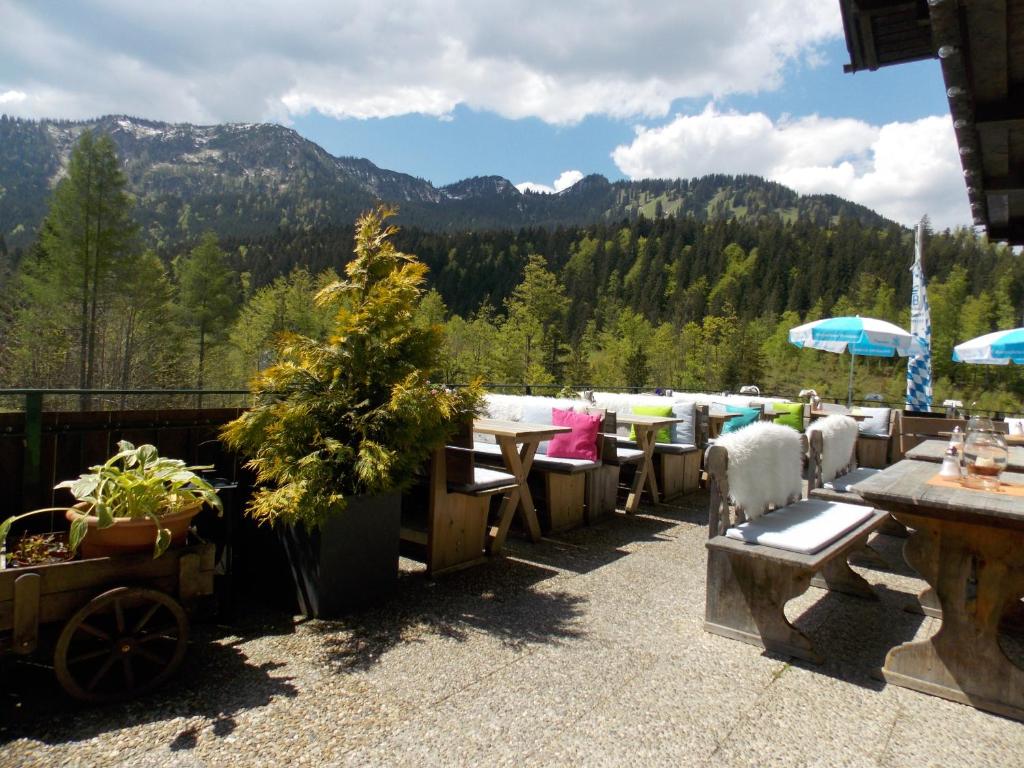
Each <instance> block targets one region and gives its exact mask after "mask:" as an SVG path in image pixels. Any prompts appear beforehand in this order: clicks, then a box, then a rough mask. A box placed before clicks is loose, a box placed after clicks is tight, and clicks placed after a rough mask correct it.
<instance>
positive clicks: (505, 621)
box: [307, 558, 585, 672]
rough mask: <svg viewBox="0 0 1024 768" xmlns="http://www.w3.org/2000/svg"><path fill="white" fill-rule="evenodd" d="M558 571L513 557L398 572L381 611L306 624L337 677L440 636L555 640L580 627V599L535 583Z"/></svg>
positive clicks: (514, 643) (518, 644) (515, 644)
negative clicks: (427, 574) (426, 574)
mask: <svg viewBox="0 0 1024 768" xmlns="http://www.w3.org/2000/svg"><path fill="white" fill-rule="evenodd" d="M557 574H558V572H557V571H554V570H551V569H549V568H544V567H542V566H538V565H535V564H532V563H526V562H523V561H521V560H517V559H512V558H502V559H497V560H494V561H492V562H489V563H486V564H484V565H481V566H477V567H475V568H471V569H467V570H465V571H461V572H458V573H454V574H449V575H445V576H443V577H439V578H438V579H436V580H428V579H424V578H423V575H422V573H420V572H404V573H403V575H402V579H401V581H402V585H401V587H400V589H399V593H398V596H397V597H396V598H395V599H394V600H392V601H390V602H389V603H387V604H386V605H382V606H381V607H380V608H377V609H373V610H370V611H366V612H364V613H360V614H357V615H353V616H351V617H347V618H345V619H343V620H339V621H312V622H309V624H308V625H307V626H308V628H309V629H310V630H311V631H314V632H317V633H319V634H320V636H321V638H322V642H323V647H324V651H325V653H326V654H327V657H328V659H329V661H331V662H332V663H333V664H335V665H336V666H337V669H338V670H339V671H342V672H349V671H359V670H365V669H369V668H371V667H373V666H374V665H375V664H376V663H377V662H378V661H379V660H380V658H381V657H382V656H383V655H384V654H386V653H387V652H388V651H389V650H391V649H392V648H394V647H395V646H397V645H400V644H404V643H415V642H423V638H424V637H427V636H431V635H433V636H438V635H440V636H444V637H447V638H451V639H454V640H456V641H459V642H463V641H465V640H467V639H469V638H470V637H471V636H472V635H473V634H478V633H486V634H488V635H491V636H493V637H495V638H497V639H498V640H500V641H501V643H502V644H504V645H506V646H508V647H510V648H522V647H526V646H530V645H538V644H553V643H561V642H564V641H567V640H573V639H577V638H581V637H583V636H584V634H585V633H584V632H583V631H582V630H580V629H579V628H578V619H579V618H580V616H581V615H582V613H583V604H584V602H585V600H584V598H581V597H579V596H578V595H573V594H569V593H565V592H560V591H558V590H556V589H551V590H546V589H539V588H538V583H539V582H542V581H545V580H547V579H550V578H552V577H554V576H556V575H557Z"/></svg>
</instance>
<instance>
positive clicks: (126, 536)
mask: <svg viewBox="0 0 1024 768" xmlns="http://www.w3.org/2000/svg"><path fill="white" fill-rule="evenodd" d="M202 507H203V505H202V503H197V504H194V505H193V506H191V507H186V508H185V509H182V510H179V511H178V512H174V513H172V514H169V515H164V516H163V517H161V518H160V522H161V523H162V527H163V528H168V529H170V531H171V546H172V547H173V546H180V545H182V544H184V543H185V537H186V536H187V535H188V528H189V523H191V522H192V518H193V517H195V516H196V515H197V514H199V510H200V509H202ZM90 509H91V505H89V504H85V503H78V504H76V505H75V506H74V507H73V508H72V509H69V510H68V511H67V512H66V513H65V514H64V516H65V517H66V518H67V519H68V521H69V522H74V521H75V520H76V519H78V518H80V517H84V518H85V520H86V524H87V525H88V527H89V530H88V532H87V533H86V534H85V538H84V539H82V545H81V547H79V551H81V553H82V557H109V556H110V555H125V554H129V553H134V552H147V551H148V552H152V551H153V545H154V543H155V542H156V525H155V524H154V523H153V521H152V520H150V519H149V518H143V519H141V520H134V519H132V518H130V517H115V518H114V524H113V525H111V526H109V527H107V528H100V527H98V525H99V518H98V517H96V516H95V515H90V514H88V510H90Z"/></svg>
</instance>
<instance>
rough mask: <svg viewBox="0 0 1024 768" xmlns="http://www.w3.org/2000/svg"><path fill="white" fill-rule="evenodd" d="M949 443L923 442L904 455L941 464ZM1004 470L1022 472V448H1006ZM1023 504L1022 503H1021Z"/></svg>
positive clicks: (1023, 455) (1023, 470)
mask: <svg viewBox="0 0 1024 768" xmlns="http://www.w3.org/2000/svg"><path fill="white" fill-rule="evenodd" d="M948 447H949V443H948V442H947V441H945V440H925V441H924V442H923V443H921V444H920V445H915V446H914V447H913V448H911V449H910V450H909V451H907V453H906V457H907V458H908V459H916V460H917V461H932V462H936V461H937V462H939V463H942V459H943V457H944V456H945V454H946V448H948ZM1007 453H1008V456H1007V460H1006V469H1007V470H1008V471H1010V472H1024V446H1021V445H1008V446H1007ZM1021 504H1024V501H1021Z"/></svg>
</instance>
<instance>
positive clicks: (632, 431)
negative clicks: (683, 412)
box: [629, 405, 672, 443]
mask: <svg viewBox="0 0 1024 768" xmlns="http://www.w3.org/2000/svg"><path fill="white" fill-rule="evenodd" d="M630 410H631V411H632V412H633V414H634V415H636V416H666V417H668V418H672V406H671V405H633V406H630ZM629 439H630V440H636V427H630V428H629ZM654 442H656V443H671V442H672V435H671V433H670V432H669V430H668V427H665V428H663V429H659V430H658V431H657V433H656V434H655V435H654Z"/></svg>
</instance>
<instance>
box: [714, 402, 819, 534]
mask: <svg viewBox="0 0 1024 768" xmlns="http://www.w3.org/2000/svg"><path fill="white" fill-rule="evenodd" d="M715 445H716V446H722V447H724V448H725V449H726V450H727V451H728V452H729V468H728V474H729V497H730V498H731V499H732V500H733V503H734V504H736V506H738V507H740V508H741V509H742V510H743V512H744V513H745V514H746V516H747V518H749V519H754V518H756V517H760V516H761V514H762V513H763V512H764V511H765V510H766V509H767V508H768V507H769V506H775V507H781V506H784V505H786V504H788V503H790V501H793V500H796V499H799V498H800V496H801V492H802V490H803V485H802V484H801V471H802V468H803V457H802V456H801V446H800V434H799V433H798V432H797V431H796V430H795V429H792V428H791V427H784V426H782V425H781V424H771V423H768V422H763V421H762V422H756V423H754V424H751V425H750V426H748V427H744V428H743V429H738V430H736V431H735V432H730V433H729V434H727V435H723V436H722V437H720V438H718V440H717V441H716V442H715Z"/></svg>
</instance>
